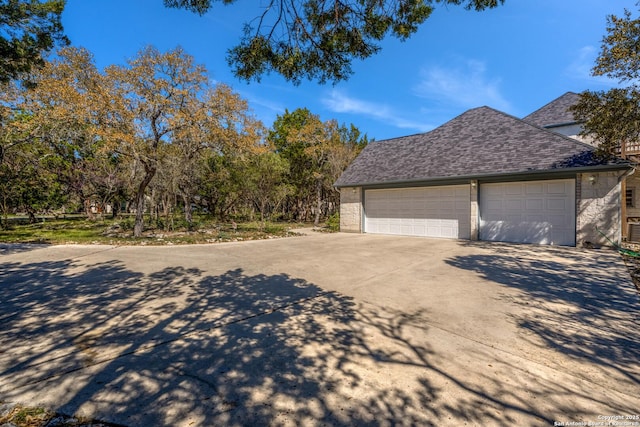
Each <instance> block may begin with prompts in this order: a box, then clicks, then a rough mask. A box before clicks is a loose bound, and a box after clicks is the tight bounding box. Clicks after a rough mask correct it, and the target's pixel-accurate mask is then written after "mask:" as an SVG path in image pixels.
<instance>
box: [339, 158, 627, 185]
mask: <svg viewBox="0 0 640 427" xmlns="http://www.w3.org/2000/svg"><path fill="white" fill-rule="evenodd" d="M634 167H635V165H633V164H632V163H628V164H618V165H597V166H580V167H575V168H562V169H544V170H527V171H519V172H508V173H501V174H495V173H491V174H473V175H463V176H443V177H433V178H418V179H405V180H395V181H378V182H364V183H345V184H338V183H336V184H334V185H333V186H334V187H335V188H346V187H395V186H402V185H407V186H419V185H421V184H424V185H433V184H438V183H442V184H445V183H446V184H454V183H464V182H469V181H471V180H478V181H483V180H501V181H502V180H505V179H508V178H515V179H518V178H519V179H525V178H528V177H531V178H534V179H535V178H536V177H538V178H539V177H541V176H543V175H546V176H552V177H559V176H561V175H564V176H565V177H566V176H569V175H575V174H577V173H582V172H607V171H615V170H630V169H633V168H634Z"/></svg>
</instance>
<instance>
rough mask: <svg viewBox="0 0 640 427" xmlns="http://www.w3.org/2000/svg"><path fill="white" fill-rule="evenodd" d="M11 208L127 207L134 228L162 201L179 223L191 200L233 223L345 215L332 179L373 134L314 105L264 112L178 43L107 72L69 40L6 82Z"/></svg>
mask: <svg viewBox="0 0 640 427" xmlns="http://www.w3.org/2000/svg"><path fill="white" fill-rule="evenodd" d="M2 86H3V87H2V92H1V95H0V96H1V99H0V193H1V195H2V196H1V197H2V199H1V200H0V212H1V213H2V217H3V219H2V224H3V226H6V225H7V215H8V214H10V213H13V212H17V211H21V212H26V213H27V214H28V215H29V217H30V218H31V219H32V220H35V216H36V214H37V213H39V212H48V211H61V210H64V211H67V212H68V211H83V212H84V213H85V214H86V215H87V216H88V217H90V218H91V217H93V216H94V214H95V211H96V209H104V208H106V207H107V206H108V207H110V208H111V212H112V214H113V215H117V214H118V212H120V211H121V210H123V209H126V210H128V211H130V212H132V213H135V225H134V235H135V236H140V235H141V234H142V232H143V229H144V220H143V215H144V214H145V212H152V213H153V214H154V215H155V216H156V217H158V218H165V221H164V224H165V226H166V227H170V224H171V221H172V218H174V216H175V213H176V212H178V211H179V212H180V214H181V215H182V216H183V219H184V222H185V223H186V224H187V226H188V227H190V226H191V225H192V224H193V209H198V210H200V211H202V212H206V213H208V214H210V215H212V216H214V217H216V218H219V219H221V220H228V219H230V218H241V219H244V218H258V217H259V218H260V219H261V220H262V221H264V220H265V219H266V218H272V219H284V220H296V221H309V220H314V222H315V223H316V224H318V223H319V221H320V220H322V219H323V218H325V217H327V216H328V215H331V214H333V213H334V212H335V211H336V210H337V208H338V206H339V194H338V193H337V191H336V190H335V189H334V188H333V187H332V184H333V182H334V181H335V180H336V179H337V177H338V175H339V174H340V173H341V172H342V170H344V168H345V167H346V166H347V165H348V164H349V162H350V161H351V160H352V159H353V158H354V157H355V156H356V155H357V154H358V153H359V151H360V150H361V149H362V148H363V147H364V146H365V145H366V144H367V142H368V140H367V137H366V135H363V134H361V132H360V131H359V130H358V129H357V128H356V127H355V126H353V125H350V126H345V125H340V124H338V123H337V122H336V121H335V120H329V121H322V120H320V118H319V116H317V115H315V114H313V113H311V112H310V111H309V110H308V109H297V110H295V111H292V112H289V111H285V113H284V114H282V115H279V116H278V117H277V118H276V120H275V122H274V123H273V125H272V127H271V128H266V126H265V125H264V124H263V123H261V122H260V121H259V120H257V119H256V118H255V117H254V116H253V115H252V114H251V111H250V109H249V106H248V104H247V102H246V100H244V99H242V98H241V97H240V96H239V95H238V94H237V93H235V92H234V91H233V90H232V89H231V88H230V87H229V86H226V85H223V84H212V83H211V82H210V80H209V78H208V73H207V70H206V69H205V68H204V67H203V66H202V65H199V64H196V63H195V60H194V58H193V57H192V56H190V55H188V54H186V53H185V52H184V51H183V50H182V49H180V48H177V49H174V50H171V51H168V52H160V51H158V50H157V49H155V48H153V47H147V48H145V49H143V50H142V51H140V52H139V53H138V55H137V56H136V57H134V58H132V59H130V60H128V61H127V63H126V64H125V65H112V66H109V67H106V68H105V69H104V70H99V69H98V68H97V67H96V65H95V62H94V60H93V57H92V55H91V53H90V52H88V51H87V50H85V49H81V48H62V49H61V50H60V51H59V52H58V54H57V56H56V57H55V58H54V59H52V60H50V61H46V62H45V64H44V65H43V66H42V67H39V68H37V69H34V70H32V72H31V73H29V74H28V75H27V76H25V78H23V79H21V80H20V81H17V80H15V79H14V80H10V81H8V82H4V83H3V84H2Z"/></svg>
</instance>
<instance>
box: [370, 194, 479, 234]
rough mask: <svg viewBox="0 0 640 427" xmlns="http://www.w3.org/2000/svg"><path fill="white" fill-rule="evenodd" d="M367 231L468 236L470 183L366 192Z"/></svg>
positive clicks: (469, 229)
mask: <svg viewBox="0 0 640 427" xmlns="http://www.w3.org/2000/svg"><path fill="white" fill-rule="evenodd" d="M364 200H365V202H364V203H365V208H364V209H365V229H364V231H365V232H366V233H377V234H400V235H406V236H424V237H446V238H452V239H456V238H460V239H468V238H469V237H470V234H471V226H470V224H471V222H470V211H471V203H470V188H469V186H468V185H449V186H443V187H418V188H406V189H384V190H366V191H365V196H364Z"/></svg>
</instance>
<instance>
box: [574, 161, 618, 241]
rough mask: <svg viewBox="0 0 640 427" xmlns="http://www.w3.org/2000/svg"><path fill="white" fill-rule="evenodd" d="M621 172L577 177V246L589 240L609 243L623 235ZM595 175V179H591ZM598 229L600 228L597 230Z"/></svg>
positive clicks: (579, 175)
mask: <svg viewBox="0 0 640 427" xmlns="http://www.w3.org/2000/svg"><path fill="white" fill-rule="evenodd" d="M619 175H620V172H600V173H583V174H578V176H577V178H576V214H577V215H576V246H578V247H580V246H582V245H583V244H584V243H585V242H591V243H593V244H596V245H609V243H608V242H607V240H606V239H605V238H604V237H602V235H601V234H600V233H598V229H599V230H600V231H602V232H603V233H605V234H606V235H607V236H608V237H609V239H611V240H613V241H614V242H619V241H620V238H621V229H620V222H621V221H620V215H621V206H620V203H621V194H620V182H619V180H620V179H619ZM591 177H593V178H591ZM596 228H597V229H596Z"/></svg>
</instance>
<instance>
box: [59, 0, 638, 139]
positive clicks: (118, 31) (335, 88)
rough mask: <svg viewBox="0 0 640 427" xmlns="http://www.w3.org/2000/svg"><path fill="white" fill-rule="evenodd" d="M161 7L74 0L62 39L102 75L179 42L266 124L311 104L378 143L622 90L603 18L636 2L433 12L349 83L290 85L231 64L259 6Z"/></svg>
mask: <svg viewBox="0 0 640 427" xmlns="http://www.w3.org/2000/svg"><path fill="white" fill-rule="evenodd" d="M162 3H163V2H162V0H109V1H107V0H67V6H66V9H65V12H64V15H63V23H64V27H65V32H66V34H67V35H68V36H69V38H70V39H71V42H72V44H73V45H74V46H82V47H85V48H87V49H89V50H90V51H91V52H92V53H93V54H94V56H95V60H96V63H97V65H98V67H100V68H102V67H105V66H107V65H110V64H121V63H124V61H125V60H126V59H127V58H131V57H133V56H135V55H136V53H137V52H138V51H139V50H140V49H142V48H143V47H145V46H147V45H153V46H155V47H157V48H158V49H160V50H163V51H164V50H168V49H172V48H175V47H176V46H181V47H182V48H183V49H184V50H185V51H186V52H187V53H189V54H191V55H193V56H194V57H195V59H196V61H197V62H198V63H201V64H204V65H205V66H206V67H207V69H208V70H209V74H210V78H211V80H212V81H215V82H222V83H225V84H228V85H229V86H231V87H232V88H233V89H234V90H235V91H236V92H238V93H239V94H240V95H241V96H242V97H243V98H245V99H246V100H247V101H248V102H249V106H250V108H251V109H252V111H253V113H254V114H255V115H256V116H257V117H258V118H259V119H260V120H262V121H263V123H264V124H265V125H266V126H271V125H272V123H273V121H274V120H275V118H276V116H277V115H278V114H282V113H284V111H285V109H288V110H289V111H292V110H294V109H296V108H299V107H306V108H309V110H311V111H312V112H313V113H315V114H318V115H320V117H321V118H322V119H323V120H328V119H336V120H338V122H340V123H346V124H349V123H353V124H354V125H356V126H357V127H358V128H359V129H360V130H361V131H363V132H365V133H366V134H367V135H368V136H369V137H370V138H375V139H376V140H382V139H387V138H393V137H397V136H403V135H410V134H415V133H419V132H425V131H428V130H431V129H433V128H434V127H437V126H439V125H441V124H443V123H444V122H446V121H448V120H450V119H452V118H453V117H455V116H457V115H458V114H461V113H462V112H464V111H466V110H468V109H470V108H474V107H479V106H483V105H488V106H490V107H493V108H496V109H499V110H502V111H504V112H507V113H510V114H513V115H515V116H517V117H522V116H524V115H526V114H528V113H530V112H532V111H534V110H536V109H537V108H539V107H541V106H543V105H544V104H546V103H547V102H549V101H551V100H553V99H554V98H556V97H558V96H560V95H562V94H563V93H565V92H567V91H574V92H581V91H583V90H585V89H590V90H602V89H605V90H606V89H609V88H611V87H612V86H614V85H615V84H616V82H613V81H609V80H607V79H605V78H594V77H591V76H590V69H591V67H592V66H593V62H594V60H595V57H596V56H597V53H598V51H599V48H600V42H601V40H602V37H603V35H604V32H605V26H606V16H607V15H609V14H616V15H621V14H622V12H623V10H624V8H627V9H629V10H631V11H632V13H634V14H635V12H636V11H637V8H636V6H635V3H636V0H506V1H505V4H504V5H503V6H500V7H498V8H496V9H493V10H488V11H484V12H474V11H467V10H464V9H463V8H461V7H455V6H437V8H436V10H435V11H434V13H433V14H432V16H431V17H430V18H429V19H428V20H427V21H426V22H425V24H423V26H422V27H421V28H420V30H419V31H418V33H417V34H415V35H414V36H413V37H411V38H410V39H409V40H407V41H405V42H400V41H398V40H396V39H393V38H389V39H387V40H385V41H384V42H383V43H382V51H381V52H380V53H379V54H378V55H376V56H374V57H372V58H369V59H367V60H364V61H357V62H355V63H354V65H353V70H354V75H353V76H352V77H351V78H350V79H349V80H348V81H346V82H341V83H338V84H336V85H332V84H331V83H328V84H325V85H320V84H318V83H315V82H303V83H302V84H301V85H299V86H294V85H293V84H291V83H288V82H286V81H285V80H284V79H282V78H280V77H279V76H277V75H275V74H272V75H270V76H265V77H263V78H262V81H261V82H260V83H257V82H251V83H246V82H244V81H240V80H238V79H236V78H235V77H234V76H233V74H232V73H231V71H230V69H229V67H228V65H227V63H226V59H225V57H226V51H227V49H229V48H230V47H232V46H234V44H235V43H236V42H237V41H238V40H239V38H240V36H241V33H242V25H243V23H244V22H247V21H248V20H250V19H252V18H253V17H255V16H257V14H258V13H259V9H258V7H259V6H256V7H255V8H253V7H252V6H247V2H240V1H239V2H238V3H237V4H234V5H231V6H223V5H222V4H221V2H217V3H216V4H215V6H214V8H213V10H212V11H211V12H209V13H208V14H207V15H205V16H203V17H200V16H198V15H196V14H193V13H190V12H187V11H184V10H175V9H168V8H165V7H164V6H163V4H162ZM248 3H252V4H253V3H255V4H260V3H259V2H248Z"/></svg>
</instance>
